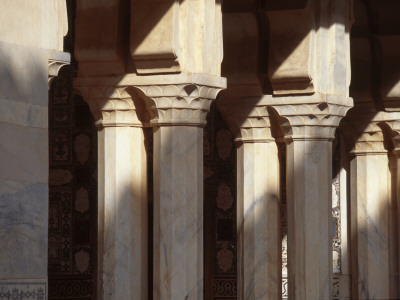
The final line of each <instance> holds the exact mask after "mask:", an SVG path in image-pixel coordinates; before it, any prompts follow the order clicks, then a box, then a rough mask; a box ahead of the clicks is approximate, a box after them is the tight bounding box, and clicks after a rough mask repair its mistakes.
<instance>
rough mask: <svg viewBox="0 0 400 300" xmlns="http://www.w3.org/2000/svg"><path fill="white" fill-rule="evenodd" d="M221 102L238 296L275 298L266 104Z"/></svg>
mask: <svg viewBox="0 0 400 300" xmlns="http://www.w3.org/2000/svg"><path fill="white" fill-rule="evenodd" d="M223 100H226V101H223ZM223 100H219V109H220V110H221V111H222V113H223V115H224V118H225V119H226V120H227V122H228V124H229V125H230V127H231V130H232V132H233V133H234V135H235V136H236V139H235V141H236V144H237V191H238V194H237V203H238V204H237V226H238V227H237V234H238V274H237V276H238V277H237V278H238V279H237V280H238V299H260V300H262V299H265V300H268V299H271V300H272V299H279V298H280V297H281V294H282V292H281V288H282V287H281V278H282V274H281V260H280V257H281V251H282V249H281V241H280V239H281V234H280V211H279V198H280V189H279V178H280V177H279V158H278V148H277V144H276V143H275V139H274V138H273V137H272V134H271V124H270V119H269V118H270V117H269V114H268V111H267V106H265V105H264V106H263V105H259V106H257V102H258V99H230V98H228V99H223ZM235 100H236V102H237V103H235ZM237 100H239V101H237ZM250 103H253V104H254V105H253V106H249V104H250Z"/></svg>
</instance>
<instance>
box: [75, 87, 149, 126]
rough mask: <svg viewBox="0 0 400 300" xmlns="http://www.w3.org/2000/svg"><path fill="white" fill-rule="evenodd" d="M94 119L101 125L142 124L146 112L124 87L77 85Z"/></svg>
mask: <svg viewBox="0 0 400 300" xmlns="http://www.w3.org/2000/svg"><path fill="white" fill-rule="evenodd" d="M78 89H79V90H80V91H81V93H82V95H83V97H84V99H85V101H86V102H87V103H88V104H89V106H90V110H91V112H92V114H93V116H94V118H95V120H96V125H97V127H99V128H102V127H116V126H119V127H122V126H137V127H141V126H143V125H144V123H146V122H145V120H146V117H147V116H146V112H145V111H144V110H143V109H141V107H140V104H139V105H137V103H135V102H134V99H132V97H131V95H130V94H129V93H128V92H127V91H126V88H124V87H114V86H104V85H101V86H92V85H90V86H78Z"/></svg>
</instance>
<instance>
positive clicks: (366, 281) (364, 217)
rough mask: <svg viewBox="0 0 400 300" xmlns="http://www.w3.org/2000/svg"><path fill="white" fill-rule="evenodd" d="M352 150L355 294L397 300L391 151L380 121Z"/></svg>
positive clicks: (368, 130)
mask: <svg viewBox="0 0 400 300" xmlns="http://www.w3.org/2000/svg"><path fill="white" fill-rule="evenodd" d="M352 127H353V128H354V127H356V125H354V124H353V126H352ZM352 153H353V155H354V158H353V159H352V160H351V162H350V192H351V205H350V210H351V249H352V250H351V251H352V256H351V260H352V278H353V279H352V294H353V295H352V296H353V298H355V299H396V298H397V297H393V295H392V293H391V278H390V268H391V266H390V242H389V241H390V226H391V222H390V221H391V220H390V211H391V207H390V206H391V191H390V181H391V175H390V170H389V158H388V151H387V150H386V149H385V148H384V139H383V133H382V130H381V129H380V128H379V127H378V126H377V122H371V123H369V124H368V125H367V127H366V128H365V129H364V130H363V132H362V133H361V134H358V135H357V136H356V137H355V142H354V146H353V150H352Z"/></svg>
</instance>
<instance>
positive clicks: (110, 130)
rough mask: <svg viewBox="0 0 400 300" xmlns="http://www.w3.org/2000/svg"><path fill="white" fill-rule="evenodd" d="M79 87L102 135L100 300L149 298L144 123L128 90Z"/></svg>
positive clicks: (100, 146)
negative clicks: (140, 119) (139, 117)
mask: <svg viewBox="0 0 400 300" xmlns="http://www.w3.org/2000/svg"><path fill="white" fill-rule="evenodd" d="M76 86H77V87H78V88H79V89H80V90H81V92H82V94H83V96H84V98H85V100H86V101H87V102H88V103H89V105H90V109H91V111H92V113H93V115H94V117H95V120H96V125H97V127H98V129H99V132H98V261H97V270H98V271H97V273H98V279H97V297H98V299H107V300H109V299H110V300H111V299H126V300H128V299H142V300H145V299H147V294H148V288H147V272H148V269H147V267H148V266H147V256H148V249H147V243H148V242H147V227H148V224H147V222H148V220H147V205H148V204H147V168H146V149H145V144H144V133H143V128H142V126H143V124H142V122H141V121H139V119H138V115H139V112H138V109H137V107H136V106H135V104H134V101H133V99H132V98H131V96H130V95H129V94H128V93H127V92H126V90H125V88H115V87H109V86H89V87H85V86H79V81H77V82H76Z"/></svg>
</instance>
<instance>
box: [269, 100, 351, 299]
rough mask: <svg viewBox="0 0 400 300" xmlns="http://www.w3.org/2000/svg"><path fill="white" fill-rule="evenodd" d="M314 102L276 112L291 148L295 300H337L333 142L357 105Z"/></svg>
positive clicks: (291, 288)
mask: <svg viewBox="0 0 400 300" xmlns="http://www.w3.org/2000/svg"><path fill="white" fill-rule="evenodd" d="M314 97H315V96H310V97H309V98H307V96H304V97H303V98H302V101H300V99H299V102H303V103H304V104H291V105H274V106H273V107H274V108H275V109H276V111H277V112H278V113H279V115H280V118H281V126H282V128H283V130H284V132H285V139H286V142H287V158H286V159H287V214H288V281H289V299H296V300H297V299H310V300H311V299H315V300H317V299H332V221H331V220H332V191H331V189H332V140H333V138H334V132H335V129H336V127H337V126H338V124H339V121H340V119H341V118H342V117H343V116H344V115H345V113H346V112H347V110H348V108H349V105H350V102H351V101H349V100H346V99H342V100H339V99H333V98H330V99H329V97H328V99H327V100H328V101H327V102H325V103H321V102H320V103H318V102H314V103H313V101H315V100H316V98H314ZM313 99H314V100H313ZM288 100H289V101H290V99H288ZM288 100H287V101H288ZM292 100H293V99H292ZM293 102H294V101H293ZM293 102H292V103H293ZM340 102H341V104H339V103H340ZM305 103H307V104H305Z"/></svg>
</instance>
